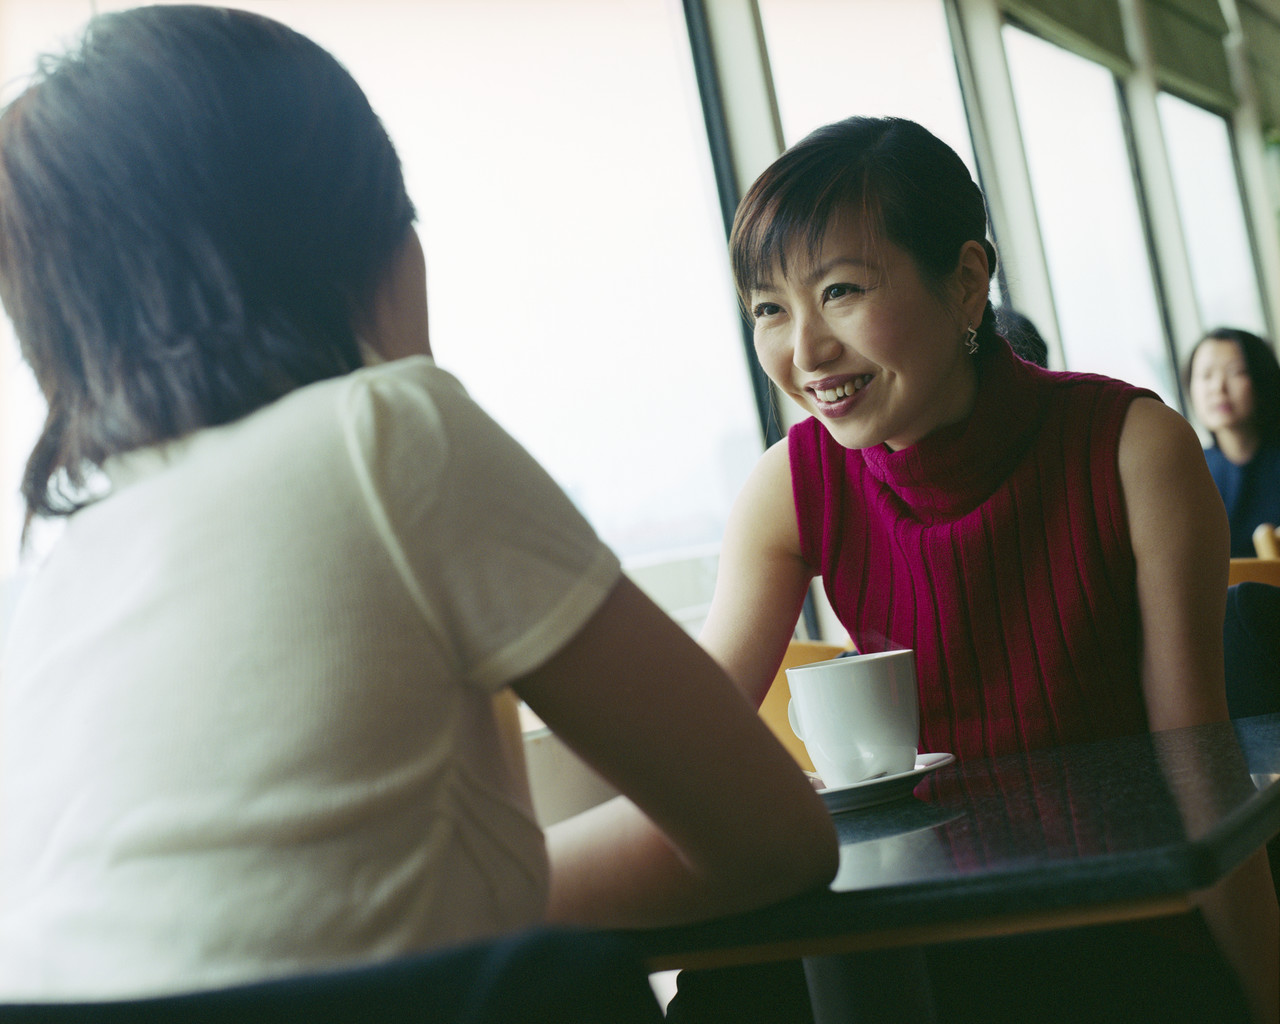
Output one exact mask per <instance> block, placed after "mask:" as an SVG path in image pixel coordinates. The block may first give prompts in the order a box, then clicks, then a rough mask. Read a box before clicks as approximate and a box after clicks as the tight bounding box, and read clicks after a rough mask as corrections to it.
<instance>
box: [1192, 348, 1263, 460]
mask: <svg viewBox="0 0 1280 1024" xmlns="http://www.w3.org/2000/svg"><path fill="white" fill-rule="evenodd" d="M1206 341H1234V342H1235V343H1236V344H1237V345H1239V346H1240V352H1241V354H1242V355H1243V356H1244V368H1245V372H1246V373H1248V374H1249V381H1250V383H1252V384H1253V410H1254V411H1253V420H1254V425H1255V426H1256V427H1257V430H1258V439H1259V440H1260V441H1261V442H1262V443H1263V444H1267V445H1280V362H1277V361H1276V354H1275V351H1274V350H1273V349H1272V348H1271V346H1270V345H1268V344H1267V343H1266V342H1265V341H1263V340H1262V339H1261V338H1259V337H1258V336H1257V335H1256V334H1250V333H1249V332H1248V331H1242V330H1240V329H1238V328H1235V327H1215V328H1214V329H1213V330H1212V331H1210V332H1209V333H1208V334H1206V335H1205V336H1204V337H1203V338H1201V339H1200V340H1199V341H1197V342H1196V344H1195V347H1194V348H1192V350H1191V354H1190V355H1189V356H1188V357H1187V362H1186V365H1185V366H1184V367H1183V369H1182V383H1183V386H1184V387H1186V388H1187V389H1188V391H1189V390H1190V388H1191V366H1192V364H1193V363H1194V362H1195V358H1196V353H1197V352H1198V351H1200V346H1201V345H1203V344H1204V343H1205V342H1206Z"/></svg>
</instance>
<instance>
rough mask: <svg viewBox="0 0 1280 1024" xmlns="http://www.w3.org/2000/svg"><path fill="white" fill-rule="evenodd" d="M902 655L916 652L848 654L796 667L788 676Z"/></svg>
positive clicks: (904, 649) (897, 651)
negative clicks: (854, 662)
mask: <svg viewBox="0 0 1280 1024" xmlns="http://www.w3.org/2000/svg"><path fill="white" fill-rule="evenodd" d="M900 654H915V650H914V648H910V647H904V648H902V649H901V650H896V651H872V652H871V653H870V654H848V655H845V656H844V657H840V658H827V659H826V660H825V661H810V662H807V663H806V664H804V665H795V666H793V667H791V668H789V669H787V674H788V675H790V674H791V673H793V672H807V671H808V670H809V669H820V668H825V667H826V666H828V665H835V664H838V663H847V662H850V661H856V662H867V661H879V660H880V659H882V658H889V657H893V656H895V655H900Z"/></svg>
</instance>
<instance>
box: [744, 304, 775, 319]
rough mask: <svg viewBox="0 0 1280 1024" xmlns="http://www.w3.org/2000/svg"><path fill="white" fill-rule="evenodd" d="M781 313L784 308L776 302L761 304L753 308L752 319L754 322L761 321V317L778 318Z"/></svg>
mask: <svg viewBox="0 0 1280 1024" xmlns="http://www.w3.org/2000/svg"><path fill="white" fill-rule="evenodd" d="M780 312H782V307H781V306H779V305H778V304H777V303H776V302H759V303H756V305H755V306H754V307H752V310H751V317H752V319H753V320H759V319H760V318H761V317H766V316H776V315H777V314H778V313H780Z"/></svg>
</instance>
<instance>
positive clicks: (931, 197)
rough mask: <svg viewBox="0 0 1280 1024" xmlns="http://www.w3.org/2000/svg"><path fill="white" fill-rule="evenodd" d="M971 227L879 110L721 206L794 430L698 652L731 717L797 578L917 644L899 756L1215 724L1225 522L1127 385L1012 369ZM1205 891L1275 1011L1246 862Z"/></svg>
mask: <svg viewBox="0 0 1280 1024" xmlns="http://www.w3.org/2000/svg"><path fill="white" fill-rule="evenodd" d="M986 229H987V224H986V215H985V207H984V202H983V196H982V193H981V192H980V191H979V189H978V187H977V186H976V184H975V183H974V182H973V180H972V178H971V177H970V175H969V173H968V171H967V169H966V168H965V166H964V164H963V163H962V161H961V160H960V159H959V157H957V156H956V154H955V153H954V152H953V151H952V150H951V149H950V148H949V147H947V146H946V145H945V144H944V143H942V142H941V141H940V140H938V139H937V138H936V137H934V136H933V135H932V134H930V133H929V132H928V131H926V130H925V129H924V128H922V127H920V126H919V125H918V124H915V123H913V122H910V121H905V120H902V119H896V118H862V117H855V118H849V119H848V120H845V121H841V122H838V123H836V124H833V125H829V126H827V127H825V128H822V129H819V130H818V131H815V132H813V133H812V134H810V135H809V136H807V137H806V138H805V139H803V140H801V141H800V142H798V143H797V144H796V145H795V146H793V147H792V148H790V149H789V150H787V152H785V153H784V154H783V155H782V156H781V157H779V158H778V159H777V160H776V161H775V162H774V163H773V164H772V165H771V166H770V167H769V168H768V169H767V170H766V171H765V172H764V173H763V174H762V175H761V176H760V178H758V179H757V181H756V182H755V184H754V185H753V186H752V187H751V189H750V190H749V191H748V192H747V194H746V196H745V198H744V199H743V201H742V204H741V205H740V206H739V209H738V213H737V217H736V220H735V223H734V228H733V234H732V238H731V241H730V246H731V249H732V256H733V265H734V271H735V276H736V278H737V284H738V289H739V295H740V296H741V298H742V302H743V305H744V307H745V308H746V309H748V310H749V311H750V315H751V316H752V317H753V320H754V330H755V343H756V350H757V353H758V354H759V358H760V362H761V365H762V366H763V367H764V369H765V371H766V372H767V373H768V374H769V376H770V378H771V379H772V380H773V381H774V383H775V384H776V385H777V386H778V388H779V389H780V390H781V391H782V392H783V393H785V394H786V395H787V396H788V397H790V398H791V399H792V400H793V401H794V402H796V403H797V404H798V405H799V406H800V407H801V408H802V409H803V410H804V411H805V412H806V413H808V414H809V418H808V419H806V420H804V421H803V422H801V423H799V424H797V425H796V426H795V427H793V428H792V430H791V431H790V433H789V436H788V437H787V438H785V439H784V440H783V441H781V442H779V443H778V444H777V445H775V446H774V447H773V448H771V449H770V450H769V451H768V452H766V454H765V455H764V457H763V458H762V459H761V461H760V462H759V464H758V465H757V467H756V470H755V471H754V473H753V474H752V476H751V478H750V480H749V481H748V483H747V486H746V488H745V489H744V490H743V492H742V494H741V496H740V497H739V500H738V503H737V505H736V507H735V510H734V513H733V515H732V517H731V520H730V524H729V528H728V531H727V532H726V536H725V543H724V547H723V550H722V555H721V573H720V578H719V580H718V582H717V586H716V593H715V598H714V600H713V602H712V607H711V611H710V614H709V616H708V619H707V623H706V627H705V628H704V630H703V632H702V641H703V643H704V645H705V646H706V647H707V648H708V649H709V650H710V651H711V652H712V654H713V655H714V656H715V657H716V658H717V659H718V660H719V661H720V663H721V664H722V665H724V666H725V667H726V668H727V669H728V671H729V673H730V675H731V676H732V677H733V678H734V679H735V680H736V681H737V682H738V684H739V686H741V687H742V688H743V689H744V690H745V691H746V692H747V693H748V694H749V695H750V696H751V697H752V698H753V699H754V700H756V701H757V702H758V701H759V700H760V699H761V698H763V696H764V694H765V691H766V689H767V687H768V685H769V683H770V681H771V679H772V676H773V673H774V671H775V669H776V667H777V665H778V664H779V662H780V660H781V658H782V653H783V651H784V649H785V647H786V644H787V640H788V637H789V635H790V632H791V629H792V627H793V625H794V623H795V621H796V613H797V610H798V608H799V607H800V602H801V599H802V596H803V594H804V592H805V588H806V587H807V586H808V585H809V583H810V581H811V580H812V579H813V578H814V577H815V576H820V577H821V578H822V582H823V586H824V589H825V591H826V594H827V596H828V598H829V599H830V601H831V605H832V607H833V608H834V610H835V612H836V614H837V615H838V616H839V618H840V621H841V623H842V625H843V626H844V627H845V628H846V629H847V630H848V633H849V636H850V637H851V638H852V639H853V641H854V643H855V644H856V646H857V647H858V649H859V650H860V651H863V652H868V653H869V652H874V651H882V650H892V649H898V648H907V649H913V650H914V651H915V652H916V661H917V667H918V688H919V698H920V749H921V750H922V751H926V752H946V753H953V754H955V755H956V757H957V758H959V759H960V760H962V761H963V760H965V759H967V758H974V757H985V756H999V755H1002V754H1007V753H1012V752H1022V751H1030V750H1034V749H1037V748H1043V747H1049V746H1055V745H1059V744H1065V743H1075V742H1084V741H1089V740H1094V739H1100V738H1103V737H1107V736H1114V735H1122V734H1126V733H1138V732H1143V731H1145V730H1147V729H1152V730H1157V729H1169V728H1174V727H1178V726H1184V725H1193V724H1198V723H1203V722H1210V721H1217V720H1222V719H1225V718H1226V715H1227V709H1226V700H1225V693H1224V682H1223V651H1222V634H1221V628H1222V621H1223V613H1224V605H1225V595H1226V566H1227V557H1226V555H1227V529H1226V522H1225V517H1224V516H1223V514H1222V505H1221V502H1220V500H1219V499H1218V495H1217V493H1216V492H1215V490H1214V487H1213V482H1212V480H1211V479H1210V477H1209V473H1208V471H1207V470H1206V468H1205V464H1204V459H1203V457H1202V455H1201V453H1200V446H1199V444H1198V442H1197V440H1196V437H1195V434H1194V432H1193V431H1192V430H1191V429H1190V427H1189V425H1188V424H1187V423H1186V421H1185V420H1184V419H1183V418H1182V417H1181V416H1180V415H1178V414H1177V413H1176V412H1174V411H1173V410H1171V409H1169V408H1167V407H1166V406H1164V405H1163V404H1162V403H1161V402H1160V401H1159V400H1158V399H1157V398H1156V397H1155V395H1154V394H1153V393H1152V392H1150V391H1146V390H1142V389H1139V388H1136V387H1133V386H1131V385H1129V384H1126V383H1124V382H1122V381H1117V380H1112V379H1108V378H1105V377H1099V376H1095V375H1087V374H1073V373H1053V372H1050V371H1047V370H1044V369H1041V368H1040V367H1038V366H1034V365H1032V364H1030V363H1026V362H1024V361H1023V360H1021V359H1019V358H1018V357H1017V356H1015V355H1014V354H1013V352H1012V350H1011V349H1010V347H1009V345H1008V343H1007V342H1006V341H1005V339H1003V338H1001V337H1000V336H999V335H998V334H997V333H996V330H995V317H994V314H993V312H992V309H991V306H990V304H989V303H988V302H987V287H988V278H989V275H990V273H991V271H992V270H993V268H994V266H995V252H994V250H993V248H992V246H991V244H990V243H989V242H988V241H987V239H986ZM1224 888H1225V889H1226V890H1230V891H1231V892H1232V893H1234V894H1236V895H1239V893H1242V892H1243V893H1247V894H1249V895H1248V897H1247V899H1246V900H1245V901H1244V902H1243V903H1236V904H1235V905H1234V909H1232V910H1230V911H1226V912H1224V911H1223V910H1222V909H1221V908H1222V906H1223V905H1225V904H1217V905H1215V906H1213V907H1210V906H1209V901H1206V917H1207V918H1208V920H1209V925H1210V927H1211V928H1212V929H1213V931H1214V934H1215V936H1216V938H1217V939H1218V940H1219V941H1220V942H1221V943H1222V947H1223V949H1224V950H1225V951H1227V952H1228V953H1229V954H1230V955H1231V956H1232V957H1233V958H1234V966H1235V967H1236V969H1237V971H1238V972H1239V974H1240V976H1241V978H1242V979H1243V980H1244V981H1245V983H1246V985H1247V986H1249V988H1250V991H1251V992H1252V993H1253V994H1254V997H1255V1001H1256V1005H1257V1006H1259V1007H1271V1009H1270V1013H1271V1015H1272V1016H1274V1012H1275V1011H1274V1001H1275V998H1276V996H1275V989H1274V979H1275V978H1276V970H1277V968H1276V963H1277V959H1278V957H1277V949H1276V943H1275V936H1276V935H1277V928H1276V919H1277V910H1276V902H1275V896H1274V892H1273V891H1272V889H1271V885H1270V878H1269V875H1268V873H1267V870H1266V865H1265V862H1262V863H1258V862H1257V861H1256V859H1255V862H1253V863H1251V864H1250V865H1249V866H1248V867H1247V869H1244V870H1243V871H1242V872H1241V873H1240V874H1239V875H1237V876H1235V877H1234V878H1233V879H1231V880H1229V882H1228V883H1225V884H1224ZM1226 903H1228V904H1229V903H1230V899H1226ZM1242 908H1245V909H1242ZM1253 925H1260V927H1261V929H1262V931H1261V933H1262V934H1264V935H1267V936H1270V937H1269V938H1268V939H1267V940H1266V941H1265V942H1263V943H1262V945H1261V947H1257V948H1253V949H1251V950H1249V951H1248V952H1245V953H1243V954H1242V953H1241V952H1240V949H1241V947H1240V945H1239V943H1237V942H1236V941H1235V940H1236V939H1237V938H1238V937H1239V936H1241V935H1247V934H1249V928H1250V927H1252V926H1253ZM1188 927H1190V928H1191V930H1192V932H1193V933H1196V934H1200V932H1202V930H1203V926H1202V925H1200V924H1199V920H1198V918H1197V919H1196V920H1195V921H1193V922H1192V923H1191V924H1189V925H1188ZM1197 929H1199V930H1200V931H1199V932H1197ZM1268 929H1269V930H1268ZM1201 940H1202V941H1204V942H1205V943H1206V944H1207V940H1204V939H1203V935H1201ZM1143 970H1144V972H1145V967H1144V969H1143ZM1034 987H1035V986H1031V989H1032V990H1033V989H1034ZM1153 996H1157V997H1158V992H1153ZM1063 997H1064V999H1069V997H1070V993H1069V992H1064V993H1063ZM1158 1003H1159V1000H1158V998H1156V999H1155V1001H1154V1002H1153V1005H1158ZM1064 1005H1069V1003H1067V1004H1064ZM1027 1011H1028V1016H1030V1015H1031V1014H1033V1013H1034V1012H1035V1007H1034V1006H1028V1007H1027ZM1260 1019H1269V1018H1265V1014H1264V1017H1263V1018H1260Z"/></svg>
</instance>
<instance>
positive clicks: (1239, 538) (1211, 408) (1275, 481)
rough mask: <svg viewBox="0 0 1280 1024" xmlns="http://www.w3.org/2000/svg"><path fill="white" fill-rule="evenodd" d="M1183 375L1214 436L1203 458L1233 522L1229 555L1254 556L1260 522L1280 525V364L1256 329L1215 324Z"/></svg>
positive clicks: (1198, 416)
mask: <svg viewBox="0 0 1280 1024" xmlns="http://www.w3.org/2000/svg"><path fill="white" fill-rule="evenodd" d="M1185 377H1186V380H1185V383H1186V385H1187V391H1188V394H1189V395H1190V396H1191V409H1192V411H1193V412H1194V414H1195V417H1196V419H1197V420H1199V421H1200V425H1201V426H1203V427H1204V428H1205V429H1206V430H1208V431H1209V433H1210V434H1212V435H1213V444H1212V445H1211V446H1210V447H1209V448H1207V449H1205V459H1206V460H1207V461H1208V463H1209V471H1210V472H1211V473H1212V474H1213V482H1214V483H1215V484H1217V486H1218V491H1219V492H1220V493H1221V494H1222V500H1223V503H1224V504H1225V505H1226V506H1227V515H1228V517H1229V519H1230V521H1231V557H1233V558H1251V557H1253V555H1254V548H1253V531H1254V530H1255V529H1256V528H1257V526H1258V524H1259V523H1277V522H1280V363H1277V362H1276V355H1275V352H1274V351H1273V350H1272V348H1271V346H1270V345H1269V344H1268V343H1267V342H1266V341H1264V340H1263V339H1262V338H1259V337H1258V336H1257V335H1256V334H1250V333H1249V332H1248V331H1241V330H1237V329H1235V328H1230V327H1219V328H1216V329H1215V330H1212V331H1210V332H1209V333H1208V334H1206V335H1205V336H1204V337H1203V338H1201V339H1200V341H1199V342H1197V343H1196V347H1195V348H1194V349H1192V350H1191V358H1190V359H1189V360H1188V361H1187V368H1186V375H1185Z"/></svg>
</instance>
